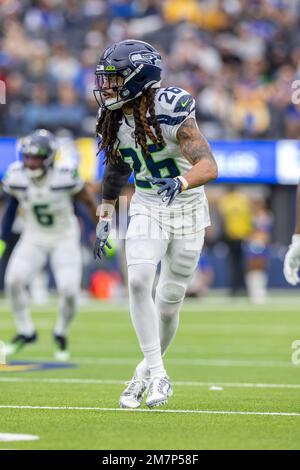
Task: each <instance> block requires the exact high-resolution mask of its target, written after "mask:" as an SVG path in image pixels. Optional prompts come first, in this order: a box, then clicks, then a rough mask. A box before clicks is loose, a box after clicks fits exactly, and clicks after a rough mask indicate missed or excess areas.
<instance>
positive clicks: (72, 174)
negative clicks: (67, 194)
mask: <svg viewBox="0 0 300 470" xmlns="http://www.w3.org/2000/svg"><path fill="white" fill-rule="evenodd" d="M79 184H81V178H80V176H79V172H78V168H77V167H75V166H73V167H72V166H58V167H54V171H53V175H52V181H51V189H56V190H58V189H60V190H64V189H66V190H67V189H73V188H75V187H77V186H78V185H79Z"/></svg>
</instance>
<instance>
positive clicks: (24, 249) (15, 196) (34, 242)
mask: <svg viewBox="0 0 300 470" xmlns="http://www.w3.org/2000/svg"><path fill="white" fill-rule="evenodd" d="M56 150H57V146H56V141H55V137H54V135H53V134H51V133H50V132H48V131H47V130H44V129H40V130H37V131H35V132H33V133H32V134H30V135H28V136H27V137H25V138H24V139H23V140H22V141H21V148H20V152H21V157H22V160H21V161H17V162H15V163H13V164H11V165H10V166H9V168H8V171H7V174H6V176H5V178H4V181H3V188H4V191H5V192H6V193H7V194H9V195H10V197H9V198H8V203H7V207H6V211H5V214H4V217H3V222H2V237H1V240H2V241H1V245H2V252H3V251H4V249H5V243H6V241H7V239H8V238H9V235H8V234H9V233H10V230H11V225H12V223H13V221H14V218H15V214H16V211H17V209H18V206H20V207H21V208H22V210H23V212H24V224H25V226H24V230H23V232H22V234H21V237H20V240H19V241H18V243H17V246H16V247H15V249H14V250H13V253H12V256H11V258H10V260H9V263H8V267H7V271H6V274H5V289H6V293H7V296H8V298H9V301H10V304H11V308H12V312H13V315H14V320H15V324H16V327H17V335H16V336H15V337H14V338H13V340H12V341H11V343H10V344H9V345H7V354H8V355H9V354H13V353H15V352H17V351H18V350H20V349H21V348H22V347H23V346H24V345H26V344H28V343H33V342H35V341H36V340H37V333H36V331H35V327H34V324H33V322H32V319H31V316H30V312H29V306H28V294H27V291H26V287H27V286H28V285H29V283H30V282H31V281H32V280H33V279H34V277H35V276H36V275H37V273H38V272H40V271H41V269H42V268H43V267H44V266H45V264H46V262H47V260H48V258H50V264H51V268H52V271H53V273H54V277H55V281H56V286H57V289H58V292H59V295H60V311H59V315H58V318H57V322H56V325H55V327H54V332H53V337H54V342H55V345H56V349H57V350H56V352H55V357H56V359H60V360H67V359H68V357H69V352H68V350H67V333H68V329H69V326H70V323H71V321H72V319H73V317H74V315H75V312H76V302H77V296H78V293H79V290H80V281H81V271H82V266H81V247H80V230H79V224H78V220H77V218H76V216H75V214H74V199H75V200H80V201H82V202H84V204H85V205H86V206H87V207H88V209H89V212H90V215H91V217H92V218H93V219H94V220H95V221H96V219H97V217H96V211H97V205H96V203H95V202H94V199H93V198H92V197H91V195H90V193H89V191H88V189H87V186H86V184H85V183H84V182H83V181H82V180H81V179H80V177H79V176H78V172H77V169H76V167H74V166H70V165H69V166H66V167H64V166H61V165H60V166H56V165H55V164H54V158H55V154H56Z"/></svg>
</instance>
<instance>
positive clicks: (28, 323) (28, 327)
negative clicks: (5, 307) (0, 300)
mask: <svg viewBox="0 0 300 470" xmlns="http://www.w3.org/2000/svg"><path fill="white" fill-rule="evenodd" d="M7 296H8V299H9V303H10V306H11V309H12V313H13V316H14V321H15V325H16V328H17V331H18V333H19V334H21V335H25V336H32V335H33V333H34V332H35V327H34V324H33V322H32V319H31V315H30V312H29V308H28V295H27V292H26V289H25V288H24V287H23V286H21V285H12V286H7Z"/></svg>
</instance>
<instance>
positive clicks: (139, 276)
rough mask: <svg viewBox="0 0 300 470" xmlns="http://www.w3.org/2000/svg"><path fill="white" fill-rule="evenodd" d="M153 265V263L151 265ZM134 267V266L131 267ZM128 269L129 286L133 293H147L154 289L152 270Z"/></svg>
mask: <svg viewBox="0 0 300 470" xmlns="http://www.w3.org/2000/svg"><path fill="white" fill-rule="evenodd" d="M149 266H151V265H149ZM130 268H133V267H130ZM130 268H129V270H128V288H129V290H130V291H131V293H132V294H133V295H140V294H144V293H147V292H148V291H149V290H150V291H151V289H152V282H153V281H152V279H153V276H152V270H151V272H150V270H148V269H147V268H145V269H143V270H142V269H139V270H135V269H134V268H133V269H130Z"/></svg>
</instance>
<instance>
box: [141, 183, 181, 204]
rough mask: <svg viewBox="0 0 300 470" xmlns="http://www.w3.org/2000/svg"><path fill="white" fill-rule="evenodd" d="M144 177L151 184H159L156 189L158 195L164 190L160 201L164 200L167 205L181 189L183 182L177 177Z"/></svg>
mask: <svg viewBox="0 0 300 470" xmlns="http://www.w3.org/2000/svg"><path fill="white" fill-rule="evenodd" d="M146 179H147V181H149V182H150V183H151V184H155V185H157V186H160V188H159V189H158V190H157V194H159V195H160V194H162V193H164V192H165V194H164V195H163V198H162V202H166V203H167V206H170V204H172V202H173V201H174V199H175V197H176V196H177V194H179V193H181V192H182V191H183V184H182V182H181V181H180V179H179V178H153V177H150V176H146Z"/></svg>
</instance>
